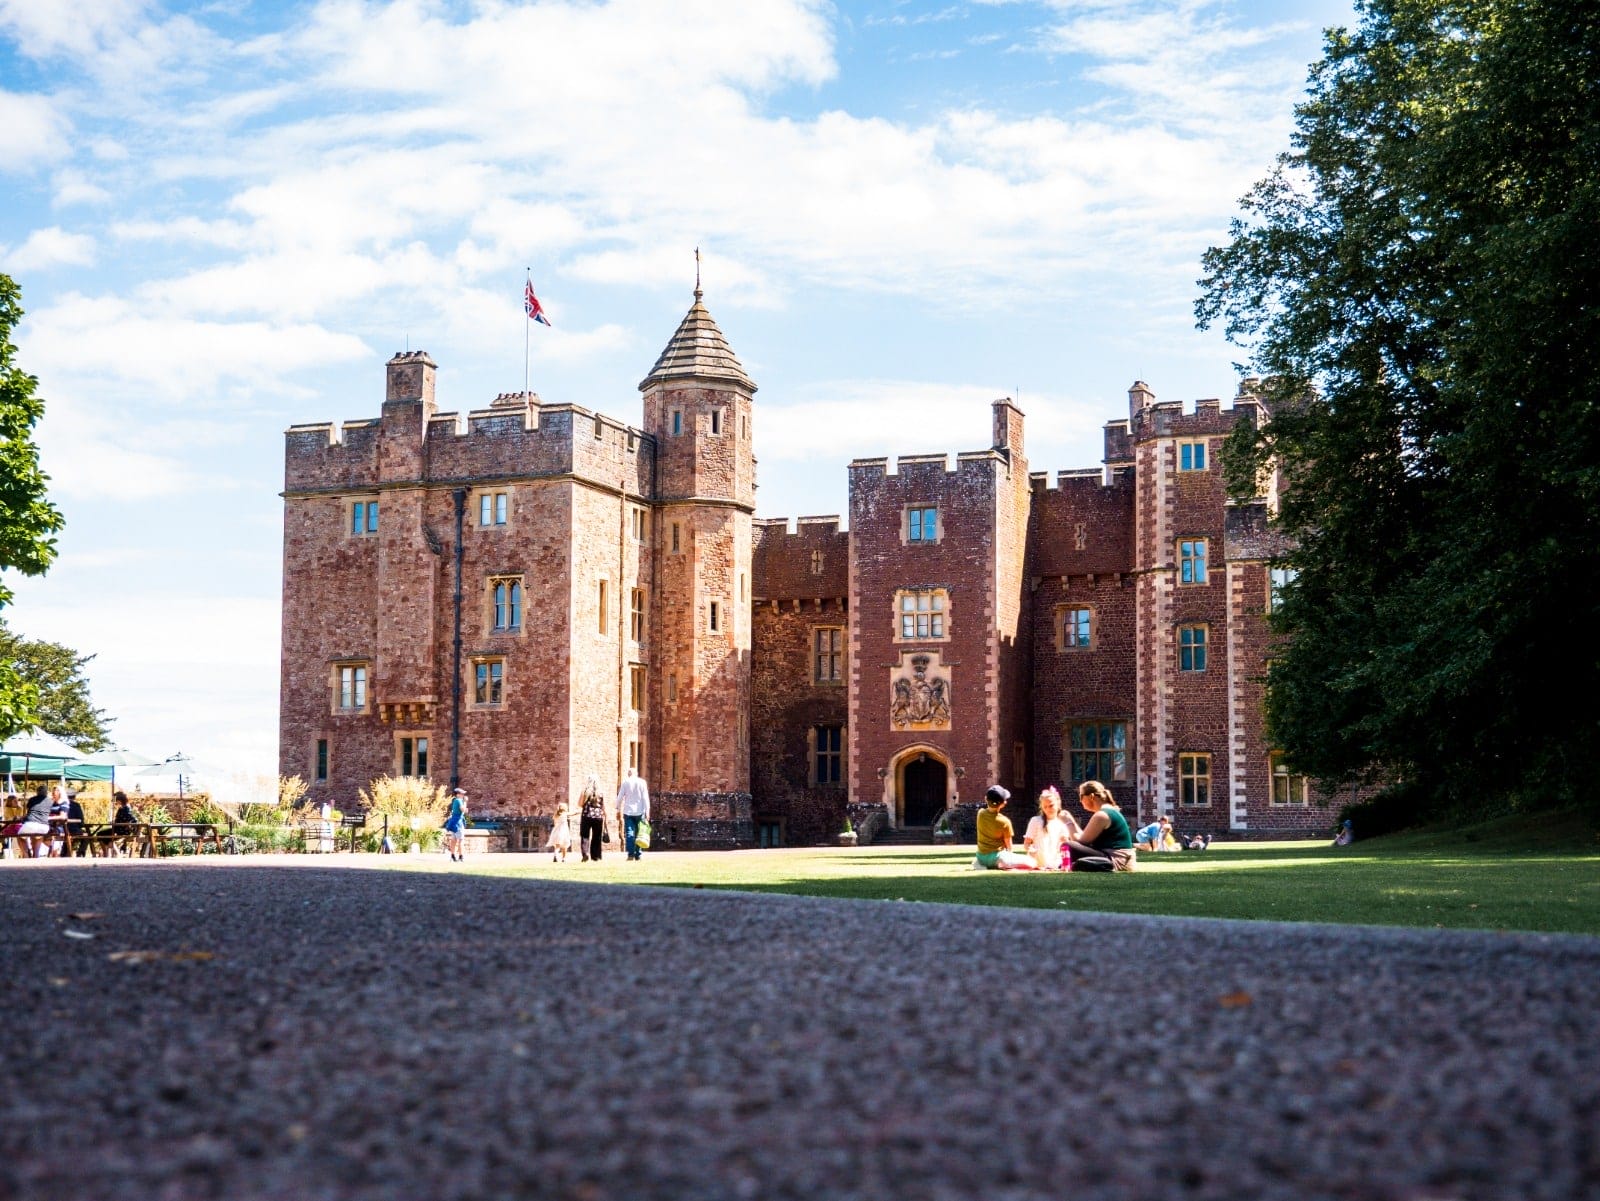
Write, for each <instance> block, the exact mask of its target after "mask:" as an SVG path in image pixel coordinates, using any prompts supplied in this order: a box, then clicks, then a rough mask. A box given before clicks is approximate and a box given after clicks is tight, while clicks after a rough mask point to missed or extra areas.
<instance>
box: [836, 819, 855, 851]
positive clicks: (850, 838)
mask: <svg viewBox="0 0 1600 1201" xmlns="http://www.w3.org/2000/svg"><path fill="white" fill-rule="evenodd" d="M838 838H839V845H840V846H842V847H853V846H855V845H856V828H855V826H853V825H851V824H850V816H849V814H846V815H845V819H844V829H843V830H840V831H839V834H838Z"/></svg>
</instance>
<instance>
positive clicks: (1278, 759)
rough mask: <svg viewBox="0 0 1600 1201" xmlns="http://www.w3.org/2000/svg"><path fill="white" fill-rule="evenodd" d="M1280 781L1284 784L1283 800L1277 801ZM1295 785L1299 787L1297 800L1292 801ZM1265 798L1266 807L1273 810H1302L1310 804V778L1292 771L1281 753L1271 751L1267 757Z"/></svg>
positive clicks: (1286, 758)
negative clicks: (1268, 806)
mask: <svg viewBox="0 0 1600 1201" xmlns="http://www.w3.org/2000/svg"><path fill="white" fill-rule="evenodd" d="M1280 780H1281V781H1283V784H1284V789H1283V791H1284V797H1285V799H1284V800H1279V799H1278V782H1279V781H1280ZM1296 784H1298V785H1299V791H1300V799H1299V800H1294V799H1292V798H1293V796H1294V792H1295V786H1296ZM1267 798H1268V799H1267V803H1268V805H1270V806H1271V807H1272V808H1275V809H1303V808H1305V807H1307V806H1308V805H1310V804H1311V777H1310V776H1306V775H1302V774H1301V773H1299V772H1297V771H1295V770H1293V769H1292V768H1291V767H1290V766H1289V760H1288V757H1287V756H1286V755H1284V753H1283V752H1282V751H1273V752H1271V753H1270V754H1269V755H1268V756H1267Z"/></svg>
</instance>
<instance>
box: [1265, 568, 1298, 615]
mask: <svg viewBox="0 0 1600 1201" xmlns="http://www.w3.org/2000/svg"><path fill="white" fill-rule="evenodd" d="M1299 576H1300V571H1299V569H1298V568H1294V567H1270V566H1269V567H1268V568H1267V612H1268V613H1276V612H1277V611H1278V606H1280V605H1281V604H1283V590H1284V589H1285V588H1287V587H1288V586H1289V585H1290V584H1292V583H1294V582H1295V580H1296V579H1298V578H1299Z"/></svg>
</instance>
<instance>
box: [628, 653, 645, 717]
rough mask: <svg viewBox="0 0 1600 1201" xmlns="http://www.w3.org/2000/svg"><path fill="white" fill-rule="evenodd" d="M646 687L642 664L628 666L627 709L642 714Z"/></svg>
mask: <svg viewBox="0 0 1600 1201" xmlns="http://www.w3.org/2000/svg"><path fill="white" fill-rule="evenodd" d="M648 687H649V685H648V683H647V681H646V679H645V665H644V664H643V663H630V664H628V707H629V708H630V709H632V710H633V711H634V712H635V713H643V712H644V704H645V697H646V693H647V689H648Z"/></svg>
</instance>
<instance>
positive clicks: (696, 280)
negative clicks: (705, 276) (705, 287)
mask: <svg viewBox="0 0 1600 1201" xmlns="http://www.w3.org/2000/svg"><path fill="white" fill-rule="evenodd" d="M702 295H704V293H702V292H701V291H700V247H698V246H696V247H695V248H694V298H695V301H696V303H698V302H699V300H700V297H701V296H702Z"/></svg>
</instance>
